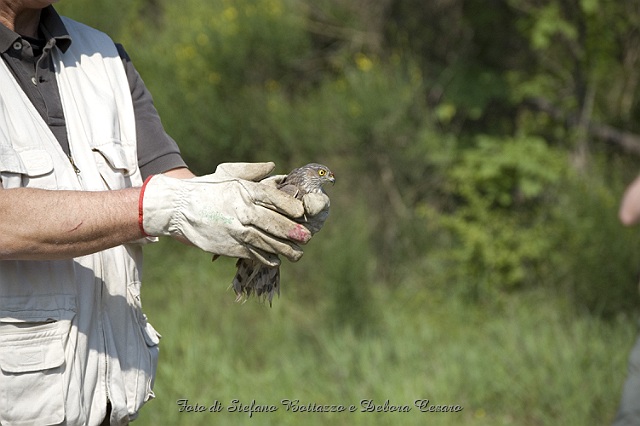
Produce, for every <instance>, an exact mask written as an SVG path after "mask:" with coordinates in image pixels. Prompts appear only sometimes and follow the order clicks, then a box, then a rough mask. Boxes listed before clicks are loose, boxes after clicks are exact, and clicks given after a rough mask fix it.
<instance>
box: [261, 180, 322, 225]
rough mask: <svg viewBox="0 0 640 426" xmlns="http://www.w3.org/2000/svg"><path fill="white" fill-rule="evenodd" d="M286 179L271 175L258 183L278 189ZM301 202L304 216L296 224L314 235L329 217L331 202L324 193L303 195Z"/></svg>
mask: <svg viewBox="0 0 640 426" xmlns="http://www.w3.org/2000/svg"><path fill="white" fill-rule="evenodd" d="M286 178H287V175H273V176H269V177H267V178H265V179H263V180H262V181H260V182H261V183H264V184H266V185H269V186H271V187H273V188H278V186H280V185H281V184H282V182H283V181H284V180H285V179H286ZM301 200H302V204H303V206H304V216H303V217H301V218H300V219H298V220H297V221H298V223H301V224H303V225H304V226H305V227H306V228H307V229H308V230H309V231H311V234H312V235H314V234H316V233H317V232H318V231H320V230H321V229H322V227H323V226H324V222H325V221H326V220H327V218H328V217H329V207H331V201H330V200H329V196H328V195H327V194H325V193H309V194H304V195H303V196H302V198H301Z"/></svg>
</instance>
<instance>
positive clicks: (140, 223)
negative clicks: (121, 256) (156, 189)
mask: <svg viewBox="0 0 640 426" xmlns="http://www.w3.org/2000/svg"><path fill="white" fill-rule="evenodd" d="M154 176H155V175H151V176H149V177H148V178H146V179H145V180H144V183H143V184H142V188H140V197H139V198H138V227H139V228H140V232H142V235H143V236H144V237H150V236H151V235H149V234H147V231H145V230H144V209H143V207H142V205H143V204H142V200H143V199H144V192H145V190H146V189H147V184H148V183H149V181H150V180H151V178H152V177H154Z"/></svg>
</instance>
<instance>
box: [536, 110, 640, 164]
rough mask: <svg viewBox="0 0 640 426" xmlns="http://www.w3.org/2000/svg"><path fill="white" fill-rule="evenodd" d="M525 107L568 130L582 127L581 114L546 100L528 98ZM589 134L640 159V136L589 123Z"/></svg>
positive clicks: (605, 125)
mask: <svg viewBox="0 0 640 426" xmlns="http://www.w3.org/2000/svg"><path fill="white" fill-rule="evenodd" d="M523 105H524V106H525V107H528V108H530V109H534V110H536V111H541V112H544V113H546V114H548V115H549V116H550V117H551V118H553V119H554V120H556V121H558V122H562V123H564V125H565V126H566V127H568V128H574V127H578V126H580V125H581V120H580V116H579V114H576V113H567V112H565V111H564V110H562V109H560V108H558V107H556V106H555V105H553V104H552V103H551V102H549V101H548V100H547V99H544V98H528V99H526V100H525V101H524V102H523ZM587 132H588V134H589V135H590V136H593V137H596V138H598V139H601V140H603V141H604V142H606V143H609V144H611V145H614V146H616V147H617V148H618V149H620V150H622V151H624V152H627V153H629V154H633V155H635V156H638V157H640V135H637V134H635V133H630V132H626V131H624V130H620V129H616V128H615V127H612V126H609V125H607V124H601V123H595V122H593V121H589V123H588V125H587Z"/></svg>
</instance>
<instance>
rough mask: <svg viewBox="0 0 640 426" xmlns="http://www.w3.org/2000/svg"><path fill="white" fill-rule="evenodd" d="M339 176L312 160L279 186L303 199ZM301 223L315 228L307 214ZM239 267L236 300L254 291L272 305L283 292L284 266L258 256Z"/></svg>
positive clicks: (234, 280) (292, 172) (241, 263)
mask: <svg viewBox="0 0 640 426" xmlns="http://www.w3.org/2000/svg"><path fill="white" fill-rule="evenodd" d="M335 181H336V178H335V176H334V174H333V172H332V171H331V170H330V169H329V168H328V167H327V166H325V165H322V164H318V163H309V164H306V165H304V166H302V167H298V168H296V169H293V170H292V171H291V172H290V173H289V174H288V175H286V176H285V178H284V179H283V180H282V181H281V182H280V183H278V184H277V185H276V187H277V188H278V189H279V190H281V191H283V192H285V193H287V194H289V195H291V196H292V197H295V198H296V199H298V200H302V198H303V197H304V195H306V194H313V193H322V194H326V193H325V192H324V188H323V186H324V185H325V184H327V183H331V184H335ZM300 222H301V223H303V224H305V223H307V224H308V225H307V226H308V227H309V228H310V230H311V231H312V232H315V231H317V230H318V229H312V228H314V226H313V224H311V223H310V222H311V221H309V220H308V218H307V217H306V216H304V217H303V218H302V219H301V221H300ZM236 267H237V271H236V274H235V276H234V278H233V282H232V287H233V291H234V292H235V294H236V302H241V301H246V300H247V299H248V298H249V296H251V294H252V293H255V295H256V296H257V297H258V298H259V299H260V300H262V301H264V300H268V301H269V306H271V303H272V300H273V296H274V295H275V294H277V295H278V296H280V267H279V266H274V267H272V266H267V265H265V264H263V263H261V262H259V261H258V260H254V259H238V261H237V262H236Z"/></svg>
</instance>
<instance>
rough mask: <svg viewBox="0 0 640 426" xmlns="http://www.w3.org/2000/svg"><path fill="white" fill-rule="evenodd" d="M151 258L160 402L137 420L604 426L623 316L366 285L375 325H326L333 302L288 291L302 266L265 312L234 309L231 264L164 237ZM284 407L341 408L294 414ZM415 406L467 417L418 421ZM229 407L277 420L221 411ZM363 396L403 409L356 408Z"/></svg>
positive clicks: (544, 294) (407, 285)
mask: <svg viewBox="0 0 640 426" xmlns="http://www.w3.org/2000/svg"><path fill="white" fill-rule="evenodd" d="M146 250H147V253H146V254H147V269H146V270H145V286H144V289H143V298H144V299H143V302H144V306H145V310H146V312H147V314H148V316H149V318H150V321H151V322H152V323H153V324H154V325H155V326H156V328H158V330H159V331H160V332H161V333H162V334H163V336H164V337H163V339H162V342H161V345H162V346H161V358H160V366H159V370H158V377H157V379H156V385H155V392H156V395H157V398H156V399H155V400H153V401H151V402H149V403H148V404H147V405H146V406H145V407H144V408H143V410H142V413H141V416H140V418H139V420H138V421H137V423H138V424H141V425H145V424H148V425H158V424H167V425H169V424H171V425H189V426H191V425H209V424H230V425H234V424H237V425H241V424H250V423H251V424H265V425H269V424H274V425H275V424H277V425H296V424H301V423H304V424H309V425H324V424H335V425H395V424H407V425H412V424H415V425H419V424H420V425H422V424H429V425H460V424H473V425H491V426H494V425H558V424H562V425H580V426H584V425H602V424H607V423H609V422H610V420H611V418H612V417H613V415H614V413H615V409H616V406H617V402H618V398H619V394H620V390H621V387H622V383H623V380H624V377H625V372H626V359H627V356H628V351H629V349H630V348H631V345H632V344H633V341H634V338H635V332H636V330H635V326H634V324H633V321H632V320H631V319H629V318H624V317H621V318H618V319H615V320H612V321H608V322H605V321H603V320H599V319H596V318H594V317H591V316H584V315H581V314H578V313H576V312H574V309H572V308H571V307H570V306H567V305H565V304H563V303H562V302H561V300H560V299H558V298H554V297H553V295H552V294H550V293H549V290H539V291H531V292H526V293H518V294H515V295H508V296H505V297H504V298H503V299H501V300H500V301H498V302H496V303H493V304H491V305H484V306H483V305H477V304H476V305H470V304H465V303H464V302H461V301H460V299H459V298H448V297H447V295H446V292H445V291H438V292H429V290H428V287H427V286H424V285H423V283H420V282H419V279H416V278H414V279H413V280H414V281H413V282H402V283H398V284H397V286H395V290H390V289H388V288H387V287H384V286H377V285H375V283H362V284H363V291H366V292H367V297H366V298H364V299H363V300H366V303H367V304H368V305H369V306H368V309H367V312H368V314H367V315H370V316H372V318H373V321H374V323H375V324H374V325H373V326H372V327H368V328H367V327H365V328H362V327H360V326H359V325H358V323H357V322H355V323H353V322H349V321H343V322H337V321H334V320H333V319H332V318H331V316H333V315H335V310H334V308H333V307H332V304H331V303H328V302H327V300H328V299H329V298H330V297H332V296H331V295H330V294H327V295H326V297H319V299H320V300H314V299H313V298H309V297H308V295H307V296H306V297H305V293H304V292H301V291H298V290H296V289H297V288H302V287H304V286H307V285H318V283H317V281H316V282H296V281H295V279H294V277H295V275H296V274H295V271H296V270H297V269H300V268H303V265H302V264H293V265H292V264H288V263H287V264H285V265H284V266H283V269H284V272H285V277H283V280H284V281H283V294H282V297H281V298H280V299H277V300H275V301H274V306H273V308H268V307H267V306H265V305H262V304H259V303H257V302H256V301H254V300H250V301H248V302H246V303H245V304H237V303H235V302H234V295H233V292H232V291H231V290H229V289H228V284H229V282H230V280H231V278H232V276H233V272H234V268H233V262H231V261H230V260H228V259H220V260H218V261H216V262H215V263H211V261H210V259H209V257H208V256H207V255H205V254H202V253H200V252H198V251H197V250H194V249H190V248H187V247H183V246H180V245H179V244H177V243H175V242H172V241H165V242H161V243H159V244H157V245H155V246H150V247H148V248H147V249H146ZM310 261H311V260H309V259H307V258H303V259H302V260H301V262H310ZM421 287H422V288H424V291H419V289H420V288H421ZM327 288H331V286H330V285H329V286H328V287H327ZM409 289H412V290H409ZM416 289H418V290H416ZM316 294H317V293H316ZM351 303H353V300H351ZM354 312H356V313H357V312H358V310H357V309H354ZM341 324H342V325H341ZM354 324H355V325H354ZM180 399H187V400H188V403H189V404H190V405H192V406H195V405H200V406H204V407H205V408H206V409H208V408H209V407H211V406H212V405H214V404H215V402H216V401H218V402H219V403H220V406H219V408H220V409H221V411H220V412H213V413H210V412H204V413H202V412H200V413H196V412H180V408H181V407H180V405H179V404H178V400H180ZM284 399H289V400H299V405H300V406H305V407H307V406H308V405H309V404H316V405H323V404H336V405H344V406H345V410H346V411H345V412H339V413H308V412H307V413H304V412H292V411H291V410H289V411H287V410H286V409H285V408H286V407H285V406H284V405H283V404H282V402H281V401H282V400H284ZM418 399H423V400H425V399H428V400H429V401H430V404H431V405H434V404H446V405H449V404H451V405H460V406H461V407H462V408H463V409H462V411H460V412H457V413H422V412H420V411H419V409H418V408H416V406H415V405H414V401H415V400H418ZM232 400H239V401H240V402H241V403H242V404H246V405H250V404H251V403H252V401H255V404H257V405H259V406H261V407H263V408H264V407H265V406H268V405H274V406H275V407H276V408H277V411H275V412H270V413H268V412H255V413H253V415H252V416H250V415H249V413H247V412H233V411H231V412H230V411H229V407H237V404H236V403H232ZM362 400H372V401H373V403H374V404H377V405H380V406H381V408H384V404H385V402H386V401H387V400H388V401H389V403H390V404H392V405H396V406H404V405H407V406H409V407H410V408H411V410H410V411H409V412H373V413H371V412H362V405H361V401H362ZM352 404H353V405H355V408H356V411H355V412H353V413H350V412H348V408H349V405H352Z"/></svg>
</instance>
